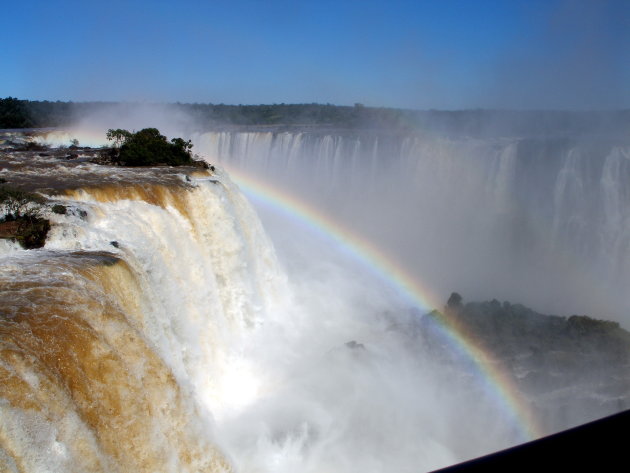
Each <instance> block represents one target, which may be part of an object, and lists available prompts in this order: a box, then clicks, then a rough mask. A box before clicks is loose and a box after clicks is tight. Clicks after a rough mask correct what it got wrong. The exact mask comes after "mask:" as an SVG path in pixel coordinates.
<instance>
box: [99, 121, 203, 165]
mask: <svg viewBox="0 0 630 473" xmlns="http://www.w3.org/2000/svg"><path fill="white" fill-rule="evenodd" d="M107 139H108V140H110V141H113V142H114V149H113V150H112V153H113V160H114V161H115V162H117V163H119V164H122V165H125V166H156V165H161V164H166V165H169V166H181V165H185V164H192V163H193V160H192V155H191V150H192V143H191V141H190V140H189V141H184V140H183V139H181V138H173V139H172V140H171V141H170V142H168V141H167V139H166V137H165V136H164V135H161V134H160V132H159V130H158V129H157V128H145V129H143V130H140V131H138V132H136V133H131V132H129V131H127V130H122V129H117V130H112V129H110V130H108V131H107Z"/></svg>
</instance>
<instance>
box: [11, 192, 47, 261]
mask: <svg viewBox="0 0 630 473" xmlns="http://www.w3.org/2000/svg"><path fill="white" fill-rule="evenodd" d="M44 202H45V200H44V199H43V198H42V197H41V196H39V195H37V194H32V193H29V192H24V191H21V190H19V189H15V188H12V187H9V186H6V185H2V186H0V208H2V211H3V212H2V213H3V215H4V216H3V217H1V218H0V238H10V239H12V240H15V241H17V242H18V243H19V244H20V245H21V246H22V247H23V248H26V249H33V248H41V247H42V246H44V243H45V242H46V236H47V235H48V230H50V222H49V221H48V220H47V219H45V218H42V217H41V215H40V212H41V208H42V207H41V206H42V204H43V203H44Z"/></svg>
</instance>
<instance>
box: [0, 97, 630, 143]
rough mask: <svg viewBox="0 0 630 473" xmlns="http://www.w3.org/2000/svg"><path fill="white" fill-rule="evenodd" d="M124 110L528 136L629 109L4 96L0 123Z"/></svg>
mask: <svg viewBox="0 0 630 473" xmlns="http://www.w3.org/2000/svg"><path fill="white" fill-rule="evenodd" d="M114 106H117V107H122V108H121V111H122V112H124V110H126V109H129V110H133V109H136V108H138V107H142V106H148V107H151V106H156V107H160V106H168V107H169V110H171V111H179V112H182V113H183V114H185V115H186V116H187V117H190V118H191V119H192V121H193V122H194V123H195V124H196V126H198V127H199V128H201V129H210V128H216V127H222V126H329V127H334V128H338V129H359V128H379V129H385V130H393V131H398V132H409V131H415V130H419V129H420V130H428V131H433V132H438V133H440V132H449V133H460V134H465V135H469V136H487V135H489V134H501V135H506V134H507V135H514V136H521V137H522V136H528V135H534V134H536V135H538V134H547V133H549V130H554V133H558V132H562V133H583V132H586V131H593V130H595V131H606V132H625V131H626V130H627V129H628V127H629V126H630V110H608V111H551V110H547V111H507V110H480V109H475V110H453V111H446V110H425V111H420V110H408V109H395V108H384V107H368V106H364V105H362V104H360V103H357V104H354V105H353V106H345V105H331V104H316V103H311V104H284V103H281V104H272V105H225V104H211V103H207V104H204V103H192V104H191V103H176V104H162V105H160V104H153V105H146V104H134V103H114V102H60V101H57V102H49V101H30V100H19V99H16V98H13V97H8V98H6V99H0V128H30V127H35V128H42V127H58V126H68V125H71V124H72V121H73V119H75V118H76V117H80V116H85V115H88V114H90V113H94V112H98V111H99V110H102V109H103V108H106V107H114Z"/></svg>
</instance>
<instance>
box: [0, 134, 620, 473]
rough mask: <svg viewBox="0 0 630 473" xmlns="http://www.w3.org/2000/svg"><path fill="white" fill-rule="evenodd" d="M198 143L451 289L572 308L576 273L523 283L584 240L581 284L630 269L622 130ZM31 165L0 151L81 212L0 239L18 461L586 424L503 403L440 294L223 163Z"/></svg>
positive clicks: (287, 449)
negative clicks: (467, 352)
mask: <svg viewBox="0 0 630 473" xmlns="http://www.w3.org/2000/svg"><path fill="white" fill-rule="evenodd" d="M195 141H196V144H197V148H198V149H200V150H201V152H202V153H204V154H206V155H207V156H208V158H209V159H210V160H211V161H212V162H215V161H219V162H221V163H223V164H225V165H226V166H228V167H229V168H230V169H233V170H234V171H235V173H236V174H237V175H238V173H244V174H246V175H248V176H250V177H251V176H254V178H257V179H261V180H265V181H267V182H269V183H272V184H273V185H274V186H277V187H278V188H280V189H285V190H286V191H287V192H289V193H291V194H293V195H298V196H301V197H302V198H303V199H306V200H309V201H311V202H312V203H313V204H314V205H317V206H319V207H320V208H322V209H324V210H326V211H327V212H329V213H330V214H331V215H333V216H334V218H335V219H336V220H338V221H341V222H344V224H346V225H348V226H349V227H354V228H355V229H356V230H357V231H365V233H366V234H367V235H369V236H370V238H372V239H373V240H374V241H377V242H381V243H383V244H386V246H387V247H388V248H393V256H394V257H395V256H399V257H402V256H405V257H406V258H407V259H406V261H405V263H406V265H407V266H408V267H409V268H415V271H416V272H417V273H418V274H421V275H422V280H423V281H426V282H427V284H428V285H429V284H434V285H435V286H434V287H433V288H431V289H430V290H432V291H436V292H438V293H440V292H441V291H446V293H448V291H450V290H452V289H459V290H462V292H465V291H466V289H467V288H469V289H471V291H472V289H474V288H475V287H476V288H477V289H479V287H481V286H483V287H484V288H485V290H487V291H488V292H489V293H490V295H491V296H494V295H495V294H496V293H501V292H502V291H503V293H504V294H506V297H509V296H510V294H511V292H510V291H514V292H513V293H514V294H518V297H520V298H523V299H527V302H529V300H530V299H528V298H527V297H528V295H527V294H528V290H530V291H531V292H530V295H532V294H533V295H536V296H538V297H539V298H540V299H541V300H546V301H547V302H549V301H548V299H549V298H551V299H552V298H553V297H557V298H558V299H560V300H559V301H558V302H559V303H561V304H562V303H565V302H567V301H566V300H564V299H563V296H562V294H559V292H561V289H562V286H561V285H558V286H556V287H557V288H558V289H557V290H556V292H555V293H554V294H552V295H551V296H549V297H548V298H546V297H545V296H544V294H543V295H541V294H542V293H541V291H540V287H538V288H536V287H534V289H531V287H530V288H529V289H528V288H524V287H518V288H517V289H519V290H518V291H516V289H515V287H516V286H518V284H519V283H523V282H527V284H529V285H530V286H531V284H532V280H531V277H532V275H535V274H542V273H544V272H545V271H547V270H548V269H549V268H550V267H551V266H552V263H554V264H556V263H558V261H560V262H562V263H563V264H564V266H562V268H563V270H567V268H575V267H581V266H580V265H581V263H580V262H579V261H574V259H575V258H574V256H575V252H577V251H581V252H582V253H580V254H582V255H584V256H585V257H586V258H587V261H586V263H585V264H586V265H591V263H592V262H596V265H599V266H597V271H598V272H595V273H594V272H592V271H591V272H588V274H586V275H585V276H584V278H583V279H580V278H571V280H570V281H569V282H567V285H566V290H567V291H568V293H570V294H572V295H575V293H579V291H580V290H581V289H580V287H584V288H588V289H589V291H588V292H587V293H586V294H588V295H589V296H591V297H592V298H593V300H591V303H592V305H593V306H597V307H600V308H601V307H604V306H602V305H598V302H599V300H598V299H597V298H598V297H599V296H598V295H597V288H596V287H595V288H593V287H591V286H589V285H588V284H590V283H591V282H592V279H593V278H594V277H595V275H596V274H604V275H605V277H606V278H608V277H610V276H609V273H608V271H609V270H612V269H615V268H616V269H615V271H616V272H615V271H613V274H616V275H617V277H620V278H623V277H625V273H624V270H626V268H627V264H626V263H624V261H626V260H624V259H622V258H627V248H626V243H625V241H624V235H626V234H627V224H628V216H627V215H626V213H627V210H626V209H627V208H628V206H627V200H628V195H627V191H626V186H625V185H624V183H623V179H624V176H626V175H627V173H628V172H630V170H629V169H628V166H627V164H626V163H627V161H628V159H629V157H630V152H629V151H628V148H627V147H624V146H621V145H620V146H607V145H606V146H600V147H597V146H595V147H591V148H589V147H587V146H578V145H575V146H573V145H568V144H566V143H564V142H553V143H551V144H550V143H542V144H541V143H539V142H537V141H536V140H533V141H532V140H525V139H523V140H516V139H472V138H448V137H436V136H423V137H420V136H394V135H389V136H385V137H381V136H378V135H373V136H369V135H360V136H356V135H350V134H345V135H344V134H340V133H337V134H325V133H324V134H322V133H310V132H309V133H306V132H305V133H262V132H248V133H245V132H216V133H214V132H213V133H205V134H202V135H198V136H197V137H196V140H195ZM38 162H39V163H40V164H39V165H37V163H35V162H30V161H29V162H28V163H26V164H25V162H24V161H20V160H17V159H8V160H7V161H6V162H3V164H2V166H3V167H2V168H1V169H0V176H1V177H10V178H11V181H12V182H15V183H19V184H24V185H30V186H31V187H34V188H38V189H42V190H43V192H44V193H45V194H47V195H49V196H51V198H52V199H54V201H56V202H59V203H61V204H63V205H65V206H66V207H67V209H68V211H67V213H66V214H65V215H58V214H53V213H50V214H49V217H50V219H51V220H52V222H53V228H52V230H51V233H50V234H49V237H48V240H47V243H46V246H45V248H43V249H40V250H29V251H25V250H21V249H19V247H17V245H13V244H10V243H7V242H4V243H3V245H2V246H1V247H0V252H1V253H0V301H2V302H1V305H0V307H2V309H0V313H1V314H2V316H1V317H0V343H1V345H0V350H1V352H0V375H1V376H2V377H3V380H5V381H4V382H3V383H2V384H1V385H0V399H1V400H2V401H1V402H0V420H1V422H0V468H1V469H2V470H3V471H4V470H6V471H20V472H21V471H25V472H35V471H37V472H39V471H56V472H61V471H64V472H65V471H77V472H78V471H89V472H92V471H94V472H98V471H104V472H110V471H120V472H123V471H147V472H149V471H151V472H153V471H178V472H179V471H191V472H192V471H213V472H214V471H217V472H220V471H239V472H274V473H283V472H287V473H288V472H295V471H300V472H304V473H310V472H319V471H335V472H359V471H360V472H362V473H365V472H380V471H396V472H407V471H409V472H412V471H413V472H415V471H426V470H430V469H434V468H437V467H440V466H444V465H447V464H450V463H454V462H457V461H460V460H464V459H468V458H471V457H474V456H477V455H481V454H484V453H488V452H490V451H494V450H497V449H500V448H503V447H507V446H510V445H514V444H516V443H519V442H522V441H525V440H528V438H529V437H530V436H531V435H541V434H544V433H548V432H550V431H553V430H554V429H558V428H562V427H568V426H569V425H570V424H571V421H572V419H571V418H569V419H566V418H562V419H561V420H558V419H559V418H560V417H562V416H555V414H554V412H548V413H547V416H546V417H547V418H546V419H545V420H547V421H548V422H547V423H546V425H545V426H544V428H542V429H541V430H539V431H534V432H528V430H532V429H531V426H529V425H527V422H528V419H527V418H526V416H525V415H524V411H525V410H526V407H527V405H526V404H527V403H528V402H530V401H531V399H528V398H527V397H526V396H523V398H522V399H520V398H518V397H515V398H512V399H510V398H509V396H506V392H505V389H502V388H505V386H501V385H499V386H498V387H499V388H501V389H496V388H497V386H495V385H494V384H497V382H496V381H495V379H500V378H499V377H497V378H492V376H489V375H484V374H483V373H481V372H480V371H479V369H478V368H476V367H475V366H471V364H470V359H469V358H468V356H463V357H461V356H460V355H458V353H457V350H456V349H454V348H457V347H452V346H451V345H449V344H448V343H447V342H446V341H444V339H442V338H440V337H439V336H437V335H436V336H435V337H433V334H432V332H431V328H430V327H431V325H430V323H428V322H427V320H428V319H427V318H422V317H420V314H419V312H418V309H428V307H420V308H418V307H410V305H409V301H408V300H403V299H402V298H401V297H400V294H397V293H395V292H392V291H391V288H387V287H384V286H383V284H382V281H380V280H377V279H375V278H374V277H373V276H372V275H370V274H364V272H363V270H364V269H365V268H362V267H361V266H360V265H357V264H355V262H354V261H348V259H347V258H346V257H345V255H343V254H339V252H338V251H337V250H336V249H335V248H331V247H330V246H329V242H328V241H324V240H321V239H319V238H318V237H317V236H315V235H311V234H310V233H309V232H305V231H304V230H303V229H302V228H300V222H297V221H293V220H291V219H289V220H278V221H275V220H274V219H276V218H278V217H277V216H276V215H273V212H269V213H268V214H263V217H264V220H263V221H264V222H265V225H266V228H265V229H264V230H263V227H262V225H261V223H260V221H259V220H258V216H257V215H256V213H255V212H254V211H253V210H252V208H251V207H250V205H249V203H248V202H247V200H246V199H245V198H244V197H243V195H241V193H240V191H239V190H238V189H237V188H236V186H235V185H233V184H232V183H231V181H230V179H229V177H228V176H227V174H226V173H224V172H223V171H222V170H221V169H217V170H216V171H215V172H212V173H209V172H203V171H199V170H191V169H184V170H177V169H176V168H153V169H125V168H119V167H107V166H95V165H92V164H86V163H81V162H78V163H72V162H60V161H59V160H56V159H54V158H42V159H38ZM533 190H534V191H533ZM344 196H346V197H347V198H344ZM480 209H481V210H480ZM259 210H260V211H261V212H265V209H264V208H261V209H259ZM592 218H595V219H596V220H595V222H596V225H597V226H598V231H594V227H593V224H592V223H591V222H592V220H591V219H592ZM401 223H402V225H401ZM401 228H403V229H404V232H403V231H401ZM266 231H270V232H271V236H272V237H273V238H274V239H275V241H277V242H281V243H282V245H281V246H278V248H277V249H278V251H279V254H280V256H281V260H280V261H281V264H279V263H278V262H277V261H276V254H275V250H274V248H273V247H272V245H271V243H270V241H269V239H268V236H267V235H266V233H265V232H266ZM463 243H465V244H463ZM532 255H534V256H535V258H531V257H532ZM546 258H552V261H551V262H550V261H548V260H547V259H546ZM532 261H533V263H534V264H532ZM537 265H538V266H537ZM506 275H507V276H506ZM553 275H554V276H555V277H558V276H559V275H560V273H559V272H556V273H553ZM471 281H473V282H479V281H481V282H483V284H478V286H475V285H474V284H473V283H471ZM548 282H549V278H542V279H541V280H540V281H538V283H539V284H540V286H544V285H545V284H547V283H548ZM569 283H570V284H569ZM577 283H580V284H583V286H579V285H576V284H577ZM466 285H468V286H466ZM602 285H604V284H602ZM576 288H577V289H576ZM465 293H466V292H465ZM602 294H603V295H604V296H608V295H609V294H610V292H603V293H602ZM601 298H603V299H605V297H603V296H602V297H601ZM570 302H571V301H570ZM573 302H575V304H576V305H579V304H581V303H583V302H584V300H583V299H581V298H580V297H576V300H574V301H573ZM626 302H627V301H623V300H622V301H616V304H617V305H614V304H613V305H614V306H615V307H616V308H619V304H620V305H623V304H625V303H626ZM581 310H583V311H587V309H584V308H581ZM422 324H427V327H429V328H426V327H424V326H423V325H422ZM429 339H430V340H431V343H427V340H429ZM445 353H446V354H448V355H445ZM460 358H463V359H460ZM483 362H484V363H485V364H486V366H489V367H491V371H492V370H495V368H496V366H498V365H500V362H498V361H497V360H495V359H493V358H492V357H490V356H489V355H488V356H487V359H484V360H483ZM493 383H494V384H493ZM498 384H500V383H498ZM508 394H509V393H508ZM506 399H507V401H506ZM515 403H516V404H518V405H516V404H515ZM519 403H520V404H519Z"/></svg>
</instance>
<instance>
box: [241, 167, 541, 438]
mask: <svg viewBox="0 0 630 473" xmlns="http://www.w3.org/2000/svg"><path fill="white" fill-rule="evenodd" d="M229 172H230V176H231V177H232V178H233V179H234V181H235V182H236V183H237V185H238V186H239V187H240V188H241V190H243V192H244V193H245V194H246V195H247V196H248V197H249V198H250V199H251V200H252V201H254V202H257V203H260V204H262V205H265V206H267V207H270V208H272V209H273V210H274V212H277V213H279V214H281V215H284V216H286V217H287V218H289V219H291V220H294V221H295V220H297V221H298V222H299V223H300V224H302V225H303V226H305V227H307V228H308V229H309V230H310V231H312V232H314V233H315V234H318V235H319V236H320V237H322V238H324V239H325V240H327V241H329V242H331V243H333V244H334V245H336V246H337V247H339V248H342V249H343V251H344V253H346V254H348V255H350V256H351V257H352V258H353V259H355V260H356V261H358V262H359V263H360V264H361V265H363V266H364V267H366V268H367V269H368V270H369V271H370V272H371V273H373V274H374V275H376V276H377V277H378V278H379V280H381V281H383V282H385V283H386V284H387V285H388V286H389V287H392V288H393V289H394V290H395V291H396V292H397V293H399V294H400V295H402V296H403V297H404V298H405V299H407V300H408V301H411V302H412V303H413V305H414V306H416V307H418V308H420V309H422V310H426V311H429V310H432V309H433V308H435V307H439V306H440V304H436V298H435V297H432V295H431V294H430V292H429V291H428V290H427V289H426V288H425V287H424V285H423V284H422V282H421V281H420V280H418V279H417V278H416V277H415V276H413V275H412V274H410V273H409V271H407V270H406V269H405V268H404V267H403V266H402V265H401V264H399V263H398V262H396V261H395V260H394V259H393V258H391V257H390V256H389V255H387V254H386V253H385V252H384V251H382V250H381V249H380V248H378V247H377V246H375V245H374V244H372V243H371V242H370V241H368V240H367V239H366V238H365V237H363V236H361V235H359V234H357V233H356V232H354V231H352V230H351V229H349V228H347V227H344V226H343V225H341V224H339V223H338V222H336V221H334V220H332V219H331V218H330V217H328V216H327V215H325V214H324V213H322V212H321V211H319V210H317V209H315V208H314V207H312V206H310V205H308V204H307V203H305V202H303V201H301V200H300V199H298V198H297V197H295V196H293V195H290V194H288V193H286V192H283V191H281V190H279V189H277V188H275V187H273V186H271V185H269V184H267V183H265V182H263V181H262V180H260V179H256V178H254V177H252V176H251V175H248V174H247V173H245V172H243V171H242V170H236V169H232V168H230V169H229ZM435 320H436V321H437V324H436V325H437V330H436V332H437V335H438V336H440V337H441V338H442V340H443V341H444V342H446V343H447V344H448V345H449V346H450V347H451V348H452V349H453V350H454V352H455V353H456V354H457V355H458V356H460V357H462V359H465V360H469V362H470V363H469V365H470V369H471V370H472V372H473V374H474V375H475V378H476V379H477V380H478V382H479V383H480V385H481V387H482V388H483V389H484V391H485V392H486V393H487V394H488V396H490V398H491V399H492V400H493V402H495V403H496V405H497V406H498V407H499V409H501V410H502V412H503V413H504V415H506V416H507V418H508V419H511V420H512V421H513V422H514V424H515V427H516V429H517V431H518V433H519V435H520V437H521V438H522V441H523V442H526V441H529V440H533V439H535V438H539V437H542V436H543V431H542V429H541V428H540V427H539V425H538V423H537V420H536V418H535V416H534V415H533V413H532V412H531V410H530V408H529V406H528V404H527V403H526V402H525V400H524V399H523V397H522V396H521V394H520V393H519V391H518V389H517V387H516V385H515V383H514V382H513V381H512V379H511V378H510V377H509V376H508V374H507V372H506V371H505V370H504V369H503V367H502V366H500V364H498V363H496V362H490V360H492V359H493V356H492V355H491V354H490V353H489V352H488V351H487V350H485V349H484V348H483V347H482V346H481V345H480V344H479V343H477V342H476V341H475V340H474V338H473V337H472V336H471V334H470V333H467V332H466V331H465V330H464V329H463V328H462V327H461V326H458V325H456V324H455V323H454V322H453V321H452V320H449V318H448V317H446V316H444V315H440V316H438V317H436V318H435Z"/></svg>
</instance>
